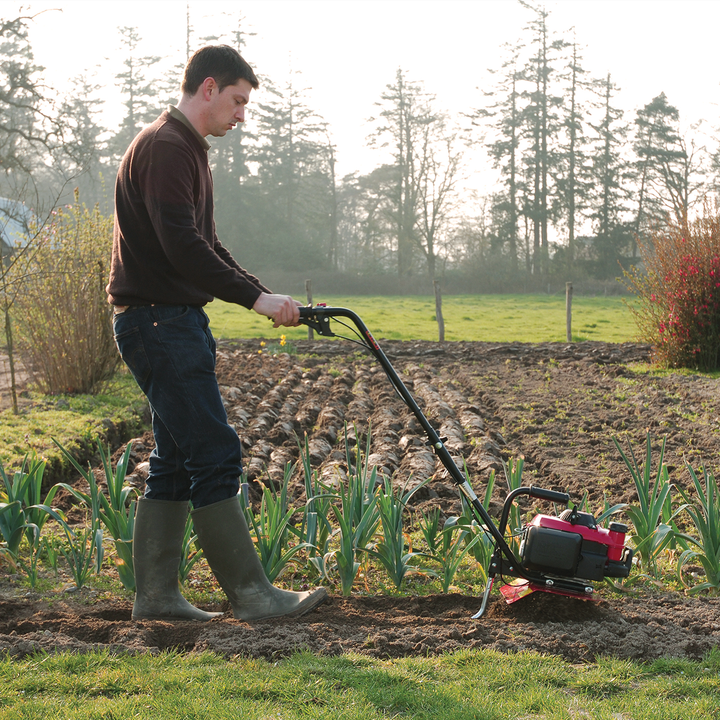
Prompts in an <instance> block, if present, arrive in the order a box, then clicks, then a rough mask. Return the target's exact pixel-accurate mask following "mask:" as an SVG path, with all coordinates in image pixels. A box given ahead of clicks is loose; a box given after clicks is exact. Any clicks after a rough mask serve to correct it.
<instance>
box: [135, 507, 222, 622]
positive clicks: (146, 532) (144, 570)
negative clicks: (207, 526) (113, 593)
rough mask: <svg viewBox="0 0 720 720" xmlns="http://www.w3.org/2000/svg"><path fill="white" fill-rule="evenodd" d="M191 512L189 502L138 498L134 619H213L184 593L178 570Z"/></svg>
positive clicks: (209, 613) (214, 613) (217, 613)
mask: <svg viewBox="0 0 720 720" xmlns="http://www.w3.org/2000/svg"><path fill="white" fill-rule="evenodd" d="M187 515H188V504H187V502H173V501H165V500H147V499H145V498H141V499H140V500H139V501H138V506H137V514H136V516H135V530H134V532H133V567H134V568H135V588H136V590H135V603H134V604H133V611H132V618H133V620H203V621H205V620H210V619H212V618H214V617H217V616H218V615H222V613H220V612H205V611H204V610H200V609H199V608H196V607H195V606H194V605H191V604H190V603H189V602H188V601H187V600H186V599H185V598H184V597H183V596H182V594H181V593H180V582H179V579H178V570H179V569H180V553H181V552H182V541H183V536H184V534H185V521H186V520H187Z"/></svg>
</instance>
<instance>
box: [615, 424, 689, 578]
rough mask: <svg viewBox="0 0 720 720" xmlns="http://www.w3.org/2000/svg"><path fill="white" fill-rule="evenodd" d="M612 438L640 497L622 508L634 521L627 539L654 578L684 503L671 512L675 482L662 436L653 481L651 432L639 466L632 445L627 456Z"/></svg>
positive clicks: (674, 535)
mask: <svg viewBox="0 0 720 720" xmlns="http://www.w3.org/2000/svg"><path fill="white" fill-rule="evenodd" d="M613 441H614V442H615V446H616V447H617V449H618V451H619V453H620V455H621V457H622V459H623V460H624V462H625V465H626V466H627V468H628V470H629V471H630V475H631V476H632V479H633V482H634V483H635V490H636V492H637V495H638V500H639V506H635V505H629V506H628V507H627V508H626V509H625V513H626V514H627V516H628V517H629V518H630V520H631V521H632V524H633V528H632V534H631V536H630V538H631V540H632V542H633V544H634V546H635V554H636V556H637V557H639V558H640V564H641V566H642V569H643V571H644V573H648V574H650V575H651V576H652V577H653V578H656V577H657V574H658V568H657V561H658V558H659V557H660V554H661V553H662V551H663V550H664V549H665V548H667V547H668V546H669V545H670V543H671V541H672V540H673V539H674V538H675V537H676V534H677V533H676V531H675V530H674V529H673V526H672V523H673V520H674V518H675V517H676V516H677V515H678V514H679V513H680V512H681V511H682V510H684V509H685V506H684V505H683V506H682V507H679V508H677V509H676V510H675V511H674V512H673V511H672V509H671V506H670V492H671V490H672V489H673V487H674V485H672V484H671V483H670V478H669V474H668V469H667V465H665V463H664V458H665V439H663V442H662V446H661V448H660V457H659V459H658V465H657V475H656V476H655V480H654V482H653V481H652V480H651V467H652V445H651V439H650V433H648V435H647V440H646V450H645V463H644V464H643V465H642V467H641V466H640V465H638V462H637V460H636V459H635V454H634V453H633V450H632V447H629V450H630V457H628V456H627V455H626V454H625V453H624V452H623V450H622V448H621V447H620V443H619V442H618V441H617V439H616V438H613Z"/></svg>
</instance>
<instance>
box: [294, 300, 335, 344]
mask: <svg viewBox="0 0 720 720" xmlns="http://www.w3.org/2000/svg"><path fill="white" fill-rule="evenodd" d="M323 308H324V305H318V306H317V309H319V310H322V309H323ZM317 309H316V308H314V307H312V306H310V305H308V306H306V307H301V308H299V310H300V324H301V325H307V326H308V327H311V328H312V329H313V330H314V331H315V332H316V333H317V334H318V335H323V336H324V337H335V333H334V332H333V331H332V330H331V329H330V318H329V317H328V316H327V315H325V314H324V313H322V312H318V311H317Z"/></svg>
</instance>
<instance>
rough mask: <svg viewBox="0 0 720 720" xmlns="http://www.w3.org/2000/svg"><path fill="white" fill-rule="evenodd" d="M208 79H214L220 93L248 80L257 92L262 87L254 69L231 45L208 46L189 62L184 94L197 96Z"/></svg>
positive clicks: (183, 85)
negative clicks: (238, 82) (229, 86)
mask: <svg viewBox="0 0 720 720" xmlns="http://www.w3.org/2000/svg"><path fill="white" fill-rule="evenodd" d="M206 78H214V79H215V82H216V84H217V86H218V90H219V91H220V92H222V90H224V89H225V88H226V87H227V86H228V85H235V84H236V83H237V81H238V80H246V81H247V82H248V83H250V86H251V87H252V88H254V89H255V90H257V88H258V87H259V86H260V82H259V81H258V79H257V77H256V75H255V73H254V72H253V69H252V68H251V67H250V66H249V65H248V64H247V62H246V61H245V60H244V59H243V58H242V56H241V55H240V53H239V52H238V51H237V50H235V49H234V48H231V47H230V46H229V45H208V46H207V47H204V48H200V50H198V51H197V52H196V53H195V54H194V55H193V56H192V57H191V58H190V60H188V64H187V66H186V67H185V76H184V77H183V81H182V88H181V89H182V91H183V93H184V94H186V95H189V96H193V95H195V93H196V92H197V91H198V89H199V88H200V86H201V85H202V84H203V81H204V80H205V79H206Z"/></svg>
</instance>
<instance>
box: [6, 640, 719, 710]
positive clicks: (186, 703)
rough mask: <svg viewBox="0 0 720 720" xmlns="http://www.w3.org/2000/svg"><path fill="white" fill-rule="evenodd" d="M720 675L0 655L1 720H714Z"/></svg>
mask: <svg viewBox="0 0 720 720" xmlns="http://www.w3.org/2000/svg"><path fill="white" fill-rule="evenodd" d="M719 669H720V665H718V655H717V653H711V655H710V656H708V657H707V658H706V660H705V661H704V662H692V661H688V660H656V661H654V662H652V663H648V664H642V663H634V662H629V661H625V660H613V659H604V660H600V661H599V662H598V663H592V664H587V665H572V664H570V663H568V662H566V661H563V660H561V659H559V658H556V657H542V656H540V655H537V654H535V653H528V652H521V653H517V654H510V655H502V654H500V653H497V652H493V651H489V650H467V651H463V652H458V653H452V654H448V655H442V656H439V657H426V658H423V657H418V658H401V659H398V660H376V659H373V658H370V657H364V656H359V655H344V656H341V657H315V656H313V655H311V654H309V653H304V654H299V655H295V656H294V657H292V658H289V659H283V660H279V661H277V662H273V663H270V662H266V661H261V660H244V659H242V658H234V659H232V660H229V661H226V660H223V659H222V658H220V657H218V656H214V655H209V654H199V655H198V654H189V655H176V654H172V653H170V654H166V653H162V654H160V655H158V656H152V655H149V654H148V655H139V656H122V655H110V654H108V653H106V652H105V653H90V654H84V655H67V654H66V655H59V656H52V655H44V656H43V655H38V656H36V657H30V658H26V659H24V660H21V661H17V660H10V659H0V718H3V720H11V719H12V720H16V719H17V720H20V718H23V719H30V718H32V719H35V718H46V719H47V720H50V719H53V720H54V719H55V718H58V720H59V719H60V718H62V720H99V719H100V718H106V719H107V720H120V719H121V718H122V719H123V720H124V719H125V718H148V719H150V718H152V720H165V719H166V718H168V719H172V720H176V719H180V718H182V720H188V719H190V718H197V720H200V719H201V718H202V719H205V718H212V719H213V720H221V719H223V720H225V719H227V720H230V719H231V718H232V719H233V720H235V719H236V718H244V719H246V720H303V719H307V720H310V719H313V720H320V719H327V720H340V719H341V718H343V719H347V720H374V719H376V718H377V720H380V719H381V718H418V719H422V720H507V718H527V719H528V720H529V719H530V718H538V720H539V719H541V718H542V719H543V720H568V719H570V720H572V719H573V718H588V719H589V718H598V720H599V719H601V718H603V719H607V720H630V719H631V718H632V720H671V719H672V720H679V719H680V718H683V719H684V718H687V719H688V720H690V718H692V719H693V720H705V719H706V718H707V720H710V719H711V718H717V717H718V713H720V676H719V675H718V670H719Z"/></svg>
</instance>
